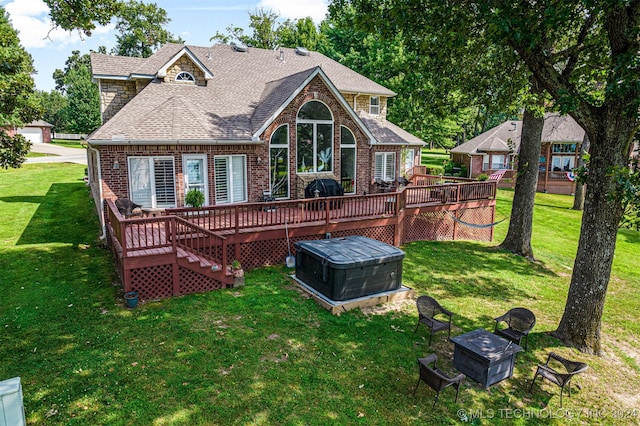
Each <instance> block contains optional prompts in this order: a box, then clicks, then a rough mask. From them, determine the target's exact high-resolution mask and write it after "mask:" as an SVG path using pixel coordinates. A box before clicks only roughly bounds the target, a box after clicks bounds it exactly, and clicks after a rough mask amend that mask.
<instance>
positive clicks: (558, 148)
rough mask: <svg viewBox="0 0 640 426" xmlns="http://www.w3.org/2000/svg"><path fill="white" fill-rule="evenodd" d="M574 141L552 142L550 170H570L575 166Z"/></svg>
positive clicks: (575, 149)
mask: <svg viewBox="0 0 640 426" xmlns="http://www.w3.org/2000/svg"><path fill="white" fill-rule="evenodd" d="M577 150H578V145H577V144H575V143H554V144H553V145H551V153H552V154H553V155H552V156H551V171H552V172H570V171H571V170H573V168H574V167H575V161H576V151H577Z"/></svg>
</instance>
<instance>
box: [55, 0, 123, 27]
mask: <svg viewBox="0 0 640 426" xmlns="http://www.w3.org/2000/svg"><path fill="white" fill-rule="evenodd" d="M45 3H46V4H47V6H49V10H50V12H49V14H50V15H51V19H52V20H53V22H54V23H55V25H57V26H59V27H60V28H62V29H65V30H69V31H71V30H78V31H80V32H82V33H84V34H85V35H87V36H91V32H92V31H93V30H94V29H95V28H96V24H99V25H107V24H108V23H109V22H110V21H111V18H113V17H114V16H117V14H118V12H119V11H120V8H121V7H122V3H121V2H120V1H119V0H92V1H87V0H45Z"/></svg>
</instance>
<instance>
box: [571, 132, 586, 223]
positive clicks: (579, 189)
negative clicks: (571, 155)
mask: <svg viewBox="0 0 640 426" xmlns="http://www.w3.org/2000/svg"><path fill="white" fill-rule="evenodd" d="M588 152H589V136H588V135H587V132H585V133H584V138H583V139H582V145H580V156H579V157H578V164H577V166H576V167H577V168H580V167H584V156H585V154H586V153H588ZM585 189H586V188H585V185H584V184H582V183H580V182H576V194H575V196H574V197H573V209H574V210H582V208H583V207H584V192H585Z"/></svg>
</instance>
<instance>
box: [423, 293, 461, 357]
mask: <svg viewBox="0 0 640 426" xmlns="http://www.w3.org/2000/svg"><path fill="white" fill-rule="evenodd" d="M416 307H417V308H418V324H417V325H416V329H415V330H414V331H413V332H414V333H415V332H416V331H418V327H420V324H424V325H425V326H426V327H427V328H428V329H429V332H430V333H429V346H431V336H432V335H433V333H437V332H438V331H442V330H448V332H449V334H448V336H447V340H448V339H449V338H450V337H451V320H452V317H453V313H452V312H451V311H449V310H447V309H445V308H443V307H442V306H441V305H440V304H439V303H438V301H437V300H436V299H434V298H433V297H430V296H420V297H418V300H416ZM436 315H441V317H442V316H446V317H448V321H442V320H440V319H436V318H434V317H435V316H436Z"/></svg>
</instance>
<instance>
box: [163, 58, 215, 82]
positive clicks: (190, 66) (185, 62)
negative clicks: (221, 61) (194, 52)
mask: <svg viewBox="0 0 640 426" xmlns="http://www.w3.org/2000/svg"><path fill="white" fill-rule="evenodd" d="M182 71H186V72H188V73H190V74H191V75H192V76H193V77H194V78H195V79H196V83H195V84H197V85H198V86H206V85H207V81H206V80H205V79H204V72H202V70H201V69H200V68H199V67H198V66H197V65H196V64H194V63H193V61H192V60H191V59H190V58H189V57H188V56H187V55H183V56H181V57H180V59H178V60H177V61H176V62H175V63H174V64H173V65H171V66H170V67H169V68H168V69H167V75H166V77H164V81H165V82H167V83H174V82H176V81H175V80H176V75H178V74H179V73H181V72H182ZM180 83H185V84H189V83H190V82H188V81H185V82H180ZM191 84H193V83H191Z"/></svg>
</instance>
